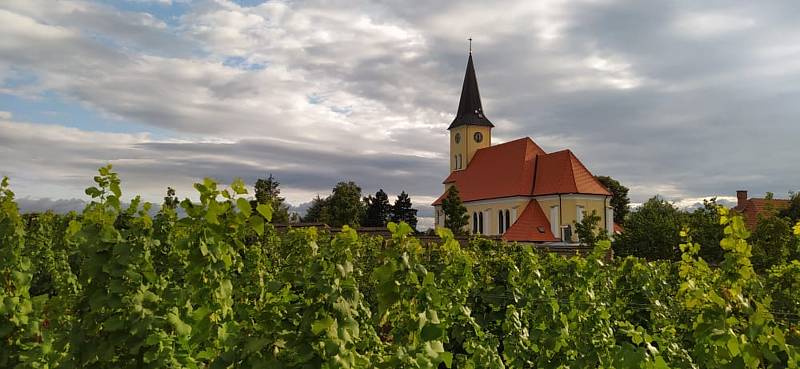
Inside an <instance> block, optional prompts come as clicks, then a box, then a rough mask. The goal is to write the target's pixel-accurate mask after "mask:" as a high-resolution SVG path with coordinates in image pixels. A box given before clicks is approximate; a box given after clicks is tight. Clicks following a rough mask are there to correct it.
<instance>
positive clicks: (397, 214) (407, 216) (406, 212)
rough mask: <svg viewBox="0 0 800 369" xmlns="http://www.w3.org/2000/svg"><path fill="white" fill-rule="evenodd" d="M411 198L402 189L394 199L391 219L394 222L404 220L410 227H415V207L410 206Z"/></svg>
mask: <svg viewBox="0 0 800 369" xmlns="http://www.w3.org/2000/svg"><path fill="white" fill-rule="evenodd" d="M411 205H412V204H411V198H410V197H408V194H407V193H406V192H405V191H403V192H400V195H398V196H397V199H395V200H394V205H393V206H392V214H391V219H392V221H393V222H395V223H400V222H406V223H407V224H408V225H409V226H411V229H417V209H413V208H411Z"/></svg>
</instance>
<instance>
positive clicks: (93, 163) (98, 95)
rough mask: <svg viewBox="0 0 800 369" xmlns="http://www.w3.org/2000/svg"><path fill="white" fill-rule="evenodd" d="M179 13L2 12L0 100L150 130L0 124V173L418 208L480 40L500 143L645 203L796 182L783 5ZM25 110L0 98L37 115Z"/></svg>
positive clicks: (52, 188) (789, 25)
mask: <svg viewBox="0 0 800 369" xmlns="http://www.w3.org/2000/svg"><path fill="white" fill-rule="evenodd" d="M777 3H778V2H776V3H775V4H777ZM702 5H703V4H700V5H697V6H702ZM741 5H742V6H744V4H741ZM788 7H789V10H791V5H789V6H788ZM186 8H188V9H189V10H188V12H187V13H186V14H183V15H182V16H180V17H179V18H177V19H171V20H170V21H169V22H165V21H164V20H162V19H159V18H158V17H156V16H153V15H151V14H146V13H141V12H131V11H122V10H119V9H118V8H116V7H114V6H113V5H109V3H105V2H103V3H99V2H91V1H69V2H67V1H59V2H51V1H44V0H9V1H4V2H2V4H0V33H2V34H3V35H4V36H5V37H2V38H0V93H4V94H12V95H16V96H17V97H20V98H25V99H40V100H46V99H48V97H49V96H58V97H59V99H61V100H63V101H64V103H65V104H75V105H78V104H79V105H80V106H81V107H82V108H85V109H87V110H89V111H90V112H93V113H97V114H98V115H99V119H103V120H105V121H106V122H105V123H107V124H108V125H109V126H111V127H112V128H114V131H118V130H130V127H129V126H123V127H121V128H122V129H117V128H120V127H117V126H116V125H118V124H126V122H135V123H137V126H136V127H137V128H136V129H137V130H141V128H140V127H153V130H154V132H158V133H157V134H156V133H152V134H147V133H141V134H139V133H136V134H131V133H126V134H106V133H103V132H93V131H88V130H81V129H75V128H69V127H63V126H44V125H40V124H33V123H21V122H12V121H11V120H12V119H14V118H15V117H13V116H11V115H10V113H9V115H2V114H0V121H3V123H4V124H5V125H3V126H2V131H0V140H4V139H5V141H4V144H3V145H0V154H2V156H1V157H2V158H0V170H2V171H4V172H12V174H13V175H12V179H14V178H16V181H18V182H19V181H23V182H24V185H23V186H22V191H23V192H26V193H27V194H28V195H30V196H31V197H33V198H41V197H57V196H56V195H55V194H58V195H59V196H58V197H67V198H71V197H76V196H80V194H81V193H82V188H83V187H85V186H86V185H87V184H88V183H87V179H89V178H91V175H92V174H93V171H94V169H95V168H96V167H98V166H100V165H102V164H103V163H105V162H109V161H110V162H113V163H115V164H117V165H119V167H120V170H121V171H122V172H123V173H125V174H126V178H128V184H129V185H130V186H131V188H132V190H133V192H142V193H145V194H147V195H148V196H150V197H151V198H158V197H160V196H161V192H162V191H163V187H164V186H165V185H167V184H174V185H176V186H177V185H180V184H183V185H185V186H186V191H190V189H188V186H189V184H190V183H191V182H192V181H193V180H195V179H196V178H197V177H198V176H203V175H212V176H222V177H225V176H227V177H231V176H236V175H242V173H244V175H250V176H252V175H254V174H253V173H258V174H261V173H262V172H264V171H265V170H275V171H280V173H282V174H283V175H285V176H287V179H286V182H287V185H289V184H291V186H287V187H292V188H293V190H292V191H289V192H288V193H287V197H290V199H292V201H297V203H299V202H302V201H307V200H308V198H310V197H311V196H313V194H315V193H325V192H327V191H328V190H329V188H330V186H331V185H332V184H333V183H331V182H334V183H335V181H336V180H337V179H356V180H358V181H359V182H360V181H363V182H364V183H366V184H365V185H364V187H365V191H374V189H375V188H377V187H380V186H388V185H393V186H395V187H396V188H395V189H396V190H402V189H403V187H406V188H411V187H413V188H414V193H413V194H414V196H415V203H420V204H424V203H428V202H429V200H430V199H432V198H435V197H436V195H438V194H439V191H441V179H442V177H443V176H444V175H446V171H447V163H446V160H444V158H445V157H446V150H447V145H446V140H447V133H446V131H445V127H446V125H447V123H448V122H449V120H450V119H452V113H453V112H454V110H455V109H456V106H457V102H458V101H457V99H458V93H459V88H460V86H461V78H462V76H463V68H464V63H465V60H464V59H465V57H466V55H465V53H466V38H467V37H470V36H472V37H473V38H475V43H474V46H475V59H476V64H477V69H478V78H479V81H480V83H481V92H482V97H483V102H484V107H485V110H486V112H487V115H488V116H489V117H490V119H492V120H493V122H494V123H495V125H496V129H495V132H494V136H495V137H496V138H498V141H502V140H508V139H514V138H517V137H520V136H531V137H532V138H533V139H534V140H536V141H537V142H538V143H539V144H540V145H542V146H543V147H545V148H546V149H554V150H555V149H562V148H571V149H573V150H574V151H575V152H577V153H580V157H581V160H582V161H583V162H584V163H585V164H587V165H588V166H589V168H590V169H592V170H593V171H594V172H595V173H597V174H608V175H612V176H614V177H615V178H620V179H623V183H624V184H626V185H628V186H629V187H631V188H632V195H633V196H634V197H636V199H637V201H638V200H643V199H645V198H647V197H649V196H650V195H652V194H654V193H662V194H664V195H667V196H670V197H671V198H674V199H679V198H697V197H700V196H703V195H704V194H713V193H727V192H728V191H732V190H735V189H736V188H738V187H741V186H743V185H748V187H750V188H752V189H753V190H754V191H756V190H758V191H762V192H763V191H767V190H772V191H775V192H780V191H782V190H784V189H785V188H787V187H790V186H792V185H793V184H795V183H800V177H798V173H797V171H795V170H793V169H794V168H793V167H792V164H793V163H795V162H796V161H797V158H796V155H794V154H793V153H796V150H794V146H796V145H795V144H794V143H793V140H792V138H794V137H797V136H798V135H800V131H799V129H800V128H798V127H799V126H798V125H797V124H796V121H797V116H800V111H798V109H797V104H796V97H797V96H798V93H800V90H799V89H798V87H797V86H800V68H798V64H797V62H796V61H795V60H796V59H797V58H792V56H795V55H796V54H797V53H798V52H797V48H796V45H793V44H792V42H791V40H792V39H794V38H792V37H791V36H792V35H797V34H800V28H798V27H797V24H796V22H795V20H794V19H793V18H791V17H788V16H786V15H787V14H793V13H792V12H791V11H788V10H787V9H784V8H781V7H780V6H778V5H770V4H766V3H759V4H756V5H752V4H749V5H747V6H746V7H743V8H742V9H745V10H746V11H742V10H736V9H734V7H730V9H733V10H734V11H732V10H730V9H725V8H719V9H713V11H711V10H708V9H696V8H695V5H691V6H690V5H684V4H664V3H661V4H653V3H630V2H627V3H619V2H613V1H588V0H587V1H580V2H567V1H563V0H550V1H537V2H530V1H512V2H508V3H504V4H503V6H487V5H486V4H485V3H479V2H471V3H464V2H458V3H456V2H448V1H436V2H417V3H413V2H412V3H408V2H402V3H392V2H388V3H387V2H384V3H375V2H369V1H362V0H347V1H337V2H317V1H313V0H312V1H306V2H295V1H280V0H279V1H268V2H264V3H263V4H260V5H257V6H251V7H243V6H240V5H237V4H236V3H235V2H233V1H225V0H213V1H212V0H204V1H199V2H194V3H192V4H191V6H188V7H186ZM761 24H770V27H769V29H765V28H764V27H759V25H761ZM743 30H746V31H747V32H742V31H743ZM728 35H735V36H736V37H730V38H726V37H723V36H728ZM795 38H796V37H795ZM709 40H710V41H713V42H709ZM732 40H733V41H732ZM29 76H30V77H31V78H27V77H29ZM20 80H22V81H23V82H24V83H20V82H19V81H20ZM31 101H33V100H31ZM16 109H17V107H0V110H4V111H8V112H12V111H13V112H15V113H17V114H16V116H17V117H20V116H30V115H28V114H23V113H21V112H17V110H16ZM16 119H19V118H16ZM34 123H36V122H34ZM68 123H69V122H66V121H65V122H64V123H63V124H66V125H69V124H68ZM95 129H96V128H95ZM25 131H27V132H25ZM154 137H156V138H154ZM732 147H735V149H732ZM767 151H768V153H769V155H767V153H766V152H767ZM766 156H769V157H770V159H769V160H766V159H764V158H765V157H766ZM158 171H162V172H158ZM731 173H735V174H736V176H733V175H732V174H731ZM404 176H405V177H404ZM403 178H406V179H403ZM408 178H411V179H408ZM279 179H281V178H279ZM387 183H388V184H387ZM775 186H777V187H779V188H772V187H775ZM373 187H375V188H373ZM417 199H419V200H417Z"/></svg>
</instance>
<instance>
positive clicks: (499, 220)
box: [497, 210, 506, 234]
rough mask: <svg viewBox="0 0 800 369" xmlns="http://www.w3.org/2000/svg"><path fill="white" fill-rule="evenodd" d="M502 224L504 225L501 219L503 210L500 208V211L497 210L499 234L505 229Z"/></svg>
mask: <svg viewBox="0 0 800 369" xmlns="http://www.w3.org/2000/svg"><path fill="white" fill-rule="evenodd" d="M504 225H505V222H504V221H503V211H502V210H500V211H498V212H497V232H498V233H500V234H503V233H505V231H506V230H505V228H503V226H504Z"/></svg>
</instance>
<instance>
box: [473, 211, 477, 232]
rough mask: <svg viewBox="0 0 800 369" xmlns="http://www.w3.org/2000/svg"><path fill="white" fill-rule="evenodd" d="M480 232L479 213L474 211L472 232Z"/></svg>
mask: <svg viewBox="0 0 800 369" xmlns="http://www.w3.org/2000/svg"><path fill="white" fill-rule="evenodd" d="M476 233H478V213H475V212H473V213H472V234H476Z"/></svg>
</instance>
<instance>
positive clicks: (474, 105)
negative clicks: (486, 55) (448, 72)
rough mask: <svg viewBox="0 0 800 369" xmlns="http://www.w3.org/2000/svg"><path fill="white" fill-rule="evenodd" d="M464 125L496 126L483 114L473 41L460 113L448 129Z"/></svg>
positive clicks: (460, 103)
mask: <svg viewBox="0 0 800 369" xmlns="http://www.w3.org/2000/svg"><path fill="white" fill-rule="evenodd" d="M470 41H472V40H470ZM464 125H474V126H487V127H494V124H492V122H490V121H489V119H488V118H486V116H485V115H483V106H482V105H481V94H480V92H478V79H477V78H476V77H475V66H474V65H472V42H470V51H469V60H468V61H467V73H466V74H465V75H464V86H462V87H461V101H459V102H458V113H456V119H453V123H450V127H448V128H447V129H453V128H455V127H459V126H464Z"/></svg>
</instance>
